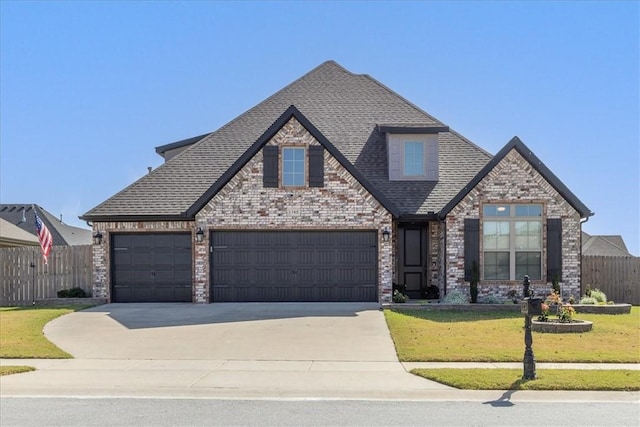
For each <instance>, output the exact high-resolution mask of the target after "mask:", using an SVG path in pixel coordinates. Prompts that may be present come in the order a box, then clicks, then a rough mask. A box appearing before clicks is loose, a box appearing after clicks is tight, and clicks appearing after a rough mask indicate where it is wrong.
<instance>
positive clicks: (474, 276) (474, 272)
mask: <svg viewBox="0 0 640 427" xmlns="http://www.w3.org/2000/svg"><path fill="white" fill-rule="evenodd" d="M479 280H480V271H479V269H478V263H477V262H475V261H473V264H471V282H469V292H470V293H471V302H472V303H476V302H478V281H479Z"/></svg>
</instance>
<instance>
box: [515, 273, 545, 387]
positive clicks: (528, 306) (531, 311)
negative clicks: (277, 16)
mask: <svg viewBox="0 0 640 427" xmlns="http://www.w3.org/2000/svg"><path fill="white" fill-rule="evenodd" d="M530 285H531V284H530V282H529V276H524V281H523V282H522V293H523V296H524V299H523V301H522V304H521V306H520V311H521V312H522V313H523V314H524V346H525V349H524V359H523V360H522V364H523V366H524V374H523V375H522V379H523V380H535V379H536V358H535V356H534V355H533V347H532V346H533V337H532V336H531V316H537V315H540V314H541V313H542V299H541V298H534V297H533V292H532V291H531V289H530Z"/></svg>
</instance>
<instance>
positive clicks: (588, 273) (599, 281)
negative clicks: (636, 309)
mask: <svg viewBox="0 0 640 427" xmlns="http://www.w3.org/2000/svg"><path fill="white" fill-rule="evenodd" d="M587 285H590V286H591V289H594V288H598V289H600V290H601V291H602V292H604V293H605V294H606V295H607V299H608V300H610V301H614V302H624V303H627V304H633V305H640V258H638V257H610V256H583V257H582V293H583V294H584V292H585V290H586V287H587Z"/></svg>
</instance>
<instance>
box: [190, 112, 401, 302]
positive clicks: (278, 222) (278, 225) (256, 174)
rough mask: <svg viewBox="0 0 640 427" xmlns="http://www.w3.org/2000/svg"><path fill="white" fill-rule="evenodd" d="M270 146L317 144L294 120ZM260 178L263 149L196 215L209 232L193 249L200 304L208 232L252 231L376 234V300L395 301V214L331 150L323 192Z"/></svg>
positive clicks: (205, 298)
mask: <svg viewBox="0 0 640 427" xmlns="http://www.w3.org/2000/svg"><path fill="white" fill-rule="evenodd" d="M267 144H268V145H289V144H290V145H295V146H310V145H319V143H318V141H316V140H315V138H314V137H313V136H312V135H311V134H309V132H307V130H306V129H305V128H304V127H303V126H302V125H301V124H300V123H299V122H298V121H297V120H296V119H295V118H292V119H291V120H290V121H289V122H287V124H285V125H284V126H283V127H282V128H281V129H280V130H279V131H278V132H277V133H276V135H274V137H273V138H272V139H271V140H270V141H269V142H268V143H267ZM279 165H282V162H281V159H280V161H279ZM307 165H308V164H307ZM306 170H307V171H308V167H307V168H306ZM262 179H263V161H262V150H260V151H259V152H258V153H257V154H256V155H255V156H254V157H253V158H252V159H251V160H250V161H249V162H248V163H247V164H246V165H245V166H244V167H243V168H242V169H241V170H240V171H239V172H238V173H237V174H236V175H235V176H234V177H233V178H232V179H231V180H230V181H229V182H228V183H227V184H226V185H225V186H224V187H223V188H222V189H221V190H220V191H219V192H218V193H217V194H216V195H215V196H214V197H213V198H212V199H211V200H210V201H209V203H208V204H207V205H206V206H205V207H204V208H203V209H202V210H201V211H200V212H198V213H197V214H196V227H203V228H204V229H205V231H206V232H205V235H206V238H205V241H204V242H202V243H196V244H195V251H194V264H195V286H194V288H195V301H196V302H209V301H210V295H209V289H210V283H209V280H210V279H209V278H210V272H209V252H208V247H209V231H211V230H213V231H214V232H215V230H249V229H254V230H255V229H258V230H269V229H272V230H283V229H289V230H332V229H353V230H358V229H359V230H376V231H378V242H379V243H378V300H379V302H389V301H391V287H392V277H393V275H394V264H393V258H394V256H395V253H394V245H393V241H394V240H395V239H390V240H389V242H383V241H382V237H381V230H382V229H384V228H385V227H389V229H390V230H391V229H392V215H391V214H390V213H389V212H388V211H387V210H386V209H385V208H384V207H383V206H382V205H381V204H380V203H379V202H378V201H377V200H376V199H375V198H374V197H373V196H372V195H371V194H370V193H369V192H368V191H367V190H366V189H365V188H364V187H363V186H362V185H360V183H359V182H358V181H357V180H356V179H355V178H354V177H353V176H352V175H351V174H350V173H349V172H348V171H347V170H346V169H345V168H344V167H342V165H341V164H340V163H339V162H338V161H337V160H336V159H335V158H334V157H333V156H331V155H330V154H329V152H328V151H327V150H324V187H322V188H306V187H305V188H291V187H286V188H282V187H280V188H265V187H264V186H263V182H262ZM394 234H395V233H394Z"/></svg>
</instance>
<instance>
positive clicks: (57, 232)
mask: <svg viewBox="0 0 640 427" xmlns="http://www.w3.org/2000/svg"><path fill="white" fill-rule="evenodd" d="M34 209H35V211H36V212H37V213H38V216H39V217H40V219H41V220H42V222H43V223H44V224H45V225H46V226H47V228H48V229H49V232H50V233H51V236H52V237H53V245H54V246H76V245H90V244H91V240H92V235H91V230H86V229H84V228H80V227H74V226H72V225H67V224H65V223H63V222H61V221H60V220H59V219H58V218H56V217H55V216H54V215H52V214H51V213H49V212H48V211H46V210H44V209H43V208H42V207H40V206H38V205H35V204H0V218H3V219H4V220H6V221H7V222H9V223H11V224H13V225H15V226H17V227H19V228H21V229H22V230H24V231H26V232H28V233H30V234H33V235H34V236H35V235H36V225H35V216H34Z"/></svg>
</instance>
